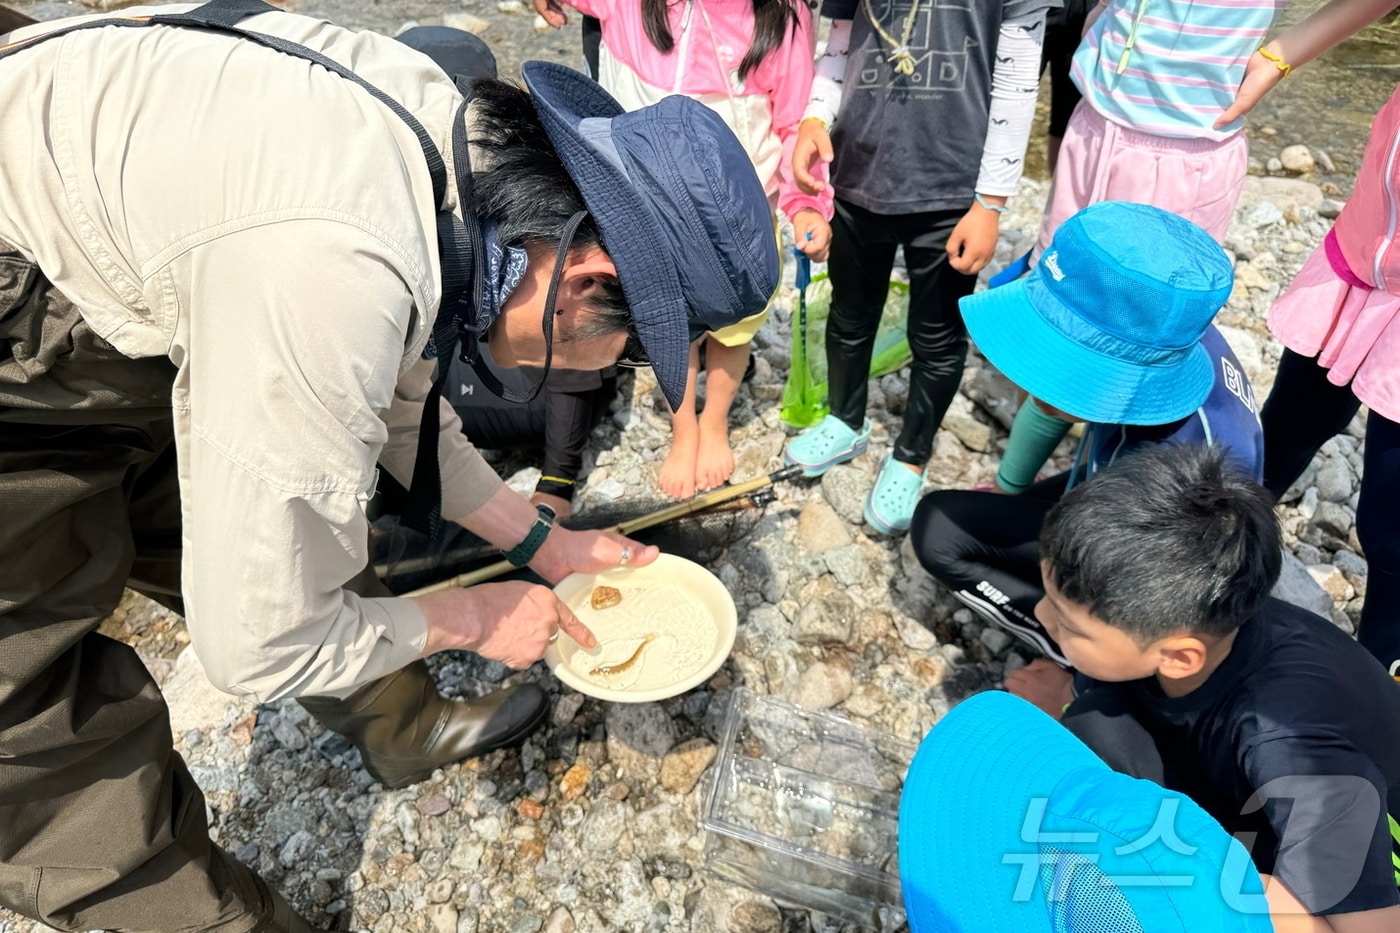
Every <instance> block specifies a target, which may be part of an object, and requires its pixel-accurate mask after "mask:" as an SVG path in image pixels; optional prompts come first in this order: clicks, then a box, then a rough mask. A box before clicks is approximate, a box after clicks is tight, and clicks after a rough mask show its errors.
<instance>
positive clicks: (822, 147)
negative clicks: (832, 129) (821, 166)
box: [817, 133, 836, 165]
mask: <svg viewBox="0 0 1400 933" xmlns="http://www.w3.org/2000/svg"><path fill="white" fill-rule="evenodd" d="M817 154H818V155H820V156H821V157H822V161H823V162H825V163H826V164H828V165H830V164H831V163H832V162H833V161H834V160H835V159H836V150H835V149H834V148H832V145H831V136H830V135H829V134H827V133H823V134H821V135H820V136H818V137H817Z"/></svg>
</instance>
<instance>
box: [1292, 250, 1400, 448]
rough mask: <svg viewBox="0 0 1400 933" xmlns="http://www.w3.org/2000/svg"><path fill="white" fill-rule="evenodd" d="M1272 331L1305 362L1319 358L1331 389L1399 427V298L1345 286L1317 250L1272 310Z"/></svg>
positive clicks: (1324, 251)
mask: <svg viewBox="0 0 1400 933" xmlns="http://www.w3.org/2000/svg"><path fill="white" fill-rule="evenodd" d="M1269 329H1270V330H1272V331H1273V332H1274V336H1275V337H1277V338H1278V339H1279V340H1280V341H1281V342H1282V343H1283V345H1284V346H1286V347H1287V348H1288V349H1290V350H1292V351H1293V352H1294V353H1297V354H1299V355H1301V356H1306V357H1317V362H1318V365H1319V366H1322V367H1324V368H1325V369H1326V370H1327V380H1328V381H1329V382H1331V383H1332V384H1333V385H1339V386H1344V385H1346V384H1347V383H1351V390H1352V391H1353V392H1355V393H1356V397H1357V398H1359V399H1361V401H1363V402H1365V403H1366V404H1367V405H1369V406H1370V407H1371V409H1372V410H1373V411H1375V412H1377V413H1379V414H1380V415H1382V416H1383V417H1385V418H1388V419H1389V420H1391V421H1400V296H1397V295H1392V294H1391V293H1389V292H1387V291H1383V290H1381V289H1379V288H1374V289H1366V288H1359V287H1357V286H1355V285H1351V284H1349V283H1347V282H1345V281H1343V280H1342V279H1341V278H1340V277H1339V276H1338V275H1337V273H1336V272H1335V271H1334V270H1333V268H1332V263H1331V262H1330V261H1329V260H1328V258H1327V251H1326V249H1325V247H1323V246H1319V247H1318V248H1317V250H1316V251H1314V252H1313V254H1312V255H1311V256H1310V257H1308V261H1307V262H1306V263H1304V264H1303V268H1302V269H1301V270H1299V272H1298V275H1297V277H1296V278H1295V279H1294V280H1293V282H1292V283H1291V284H1290V285H1289V286H1288V288H1286V289H1284V291H1283V293H1282V294H1280V295H1279V296H1278V300H1277V301H1275V302H1274V306H1273V307H1272V308H1271V309H1270V310H1269Z"/></svg>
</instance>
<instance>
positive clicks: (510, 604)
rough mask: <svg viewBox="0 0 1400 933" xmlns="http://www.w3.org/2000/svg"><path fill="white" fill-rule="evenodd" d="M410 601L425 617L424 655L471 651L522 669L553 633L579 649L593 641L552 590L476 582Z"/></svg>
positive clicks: (540, 653)
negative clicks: (451, 650)
mask: <svg viewBox="0 0 1400 933" xmlns="http://www.w3.org/2000/svg"><path fill="white" fill-rule="evenodd" d="M412 598H413V599H414V600H415V601H416V602H417V603H418V605H419V606H420V607H421V608H422V610H423V614H424V615H425V616H426V617H427V619H428V642H427V646H426V650H425V652H424V653H425V654H433V653H435V652H438V651H446V650H449V649H457V650H462V651H474V652H476V653H477V654H479V655H481V656H482V657H486V658H491V659H492V660H494V661H500V662H501V663H503V664H505V665H507V666H508V667H513V668H515V669H517V670H522V669H524V668H527V667H529V666H530V665H531V664H534V663H535V662H536V661H538V660H539V659H540V658H542V657H544V652H545V649H546V648H548V647H549V643H550V642H551V641H553V640H554V639H555V638H556V637H558V636H557V635H556V632H559V631H563V632H564V633H565V634H566V635H568V636H569V637H570V638H572V639H573V640H574V641H576V642H578V643H579V644H580V645H583V646H584V647H585V648H592V647H593V646H594V645H596V644H597V643H598V642H597V639H595V638H594V637H593V633H592V632H590V631H589V630H588V628H587V627H586V626H585V625H584V624H583V623H582V622H580V621H579V620H578V617H577V616H575V615H574V614H573V612H571V611H570V610H569V607H568V606H566V605H564V604H563V602H561V601H560V600H559V597H557V596H555V595H554V593H553V591H552V590H550V589H549V588H548V587H545V586H540V585H538V584H535V583H524V582H520V581H512V582H509V583H482V584H480V585H478V586H472V587H467V588H466V589H452V590H442V591H439V592H437V593H429V594H427V595H426V596H415V597H412Z"/></svg>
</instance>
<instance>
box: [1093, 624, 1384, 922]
mask: <svg viewBox="0 0 1400 933" xmlns="http://www.w3.org/2000/svg"><path fill="white" fill-rule="evenodd" d="M1093 689H1094V690H1095V691H1097V690H1102V689H1118V690H1123V691H1126V692H1128V693H1129V694H1130V696H1131V703H1130V708H1132V709H1133V710H1134V715H1137V716H1140V717H1141V718H1142V720H1143V722H1142V724H1143V725H1144V726H1146V727H1147V729H1148V731H1149V732H1151V733H1152V735H1153V738H1154V740H1156V742H1157V745H1158V749H1159V750H1160V752H1161V754H1162V756H1163V758H1164V760H1166V764H1167V765H1168V767H1167V781H1166V783H1168V785H1169V786H1171V787H1172V789H1173V790H1178V791H1181V792H1182V793H1184V794H1186V795H1187V796H1189V797H1191V798H1192V799H1193V800H1195V801H1196V802H1197V803H1199V804H1200V805H1201V806H1202V807H1203V808H1204V809H1205V810H1206V811H1207V812H1209V813H1210V814H1211V815H1212V816H1213V817H1215V818H1216V820H1218V821H1219V822H1220V823H1221V825H1223V826H1224V827H1225V828H1226V830H1228V831H1229V832H1230V833H1231V834H1232V835H1235V836H1236V837H1237V838H1239V839H1240V840H1241V841H1242V842H1245V844H1246V846H1247V847H1248V848H1249V849H1250V851H1251V854H1252V855H1253V857H1254V862H1255V865H1256V866H1257V867H1258V869H1259V870H1260V871H1261V872H1265V873H1269V874H1273V875H1275V876H1277V877H1278V878H1279V879H1281V880H1282V881H1283V882H1284V883H1285V884H1286V885H1287V886H1288V887H1289V889H1290V890H1291V891H1293V893H1294V894H1296V895H1297V896H1298V899H1299V900H1300V901H1301V902H1302V903H1303V905H1304V906H1305V907H1307V908H1308V910H1309V911H1310V912H1312V913H1314V914H1337V913H1349V912H1352V911H1359V910H1375V909H1378V908H1382V907H1389V906H1392V905H1395V904H1400V891H1397V888H1396V873H1397V870H1400V865H1397V864H1396V863H1395V862H1393V858H1394V857H1395V850H1396V845H1395V840H1394V838H1393V835H1392V826H1393V824H1392V821H1391V818H1390V814H1395V815H1396V816H1397V817H1400V686H1397V684H1396V683H1395V681H1394V680H1393V679H1391V677H1390V676H1389V675H1387V674H1386V672H1385V671H1384V669H1383V668H1382V667H1381V665H1380V664H1379V662H1377V661H1376V659H1375V658H1373V657H1372V656H1371V654H1370V653H1369V652H1367V651H1366V650H1365V649H1364V648H1362V647H1361V646H1360V645H1358V644H1357V643H1356V642H1355V641H1353V640H1352V639H1351V638H1349V637H1348V636H1347V635H1346V634H1344V633H1343V632H1341V631H1340V630H1338V629H1337V628H1336V627H1335V626H1334V625H1332V624H1331V623H1330V622H1328V621H1326V620H1324V619H1322V618H1320V617H1318V616H1316V615H1314V614H1313V613H1311V612H1308V611H1306V610H1304V609H1299V608H1297V607H1295V606H1291V605H1289V604H1287V603H1284V602H1281V601H1279V600H1276V599H1269V600H1268V601H1267V602H1266V603H1265V604H1264V607H1263V608H1262V610H1261V611H1260V612H1259V614H1258V615H1257V616H1256V617H1255V618H1254V619H1252V620H1251V621H1250V622H1248V623H1247V624H1245V625H1244V626H1242V627H1241V628H1240V630H1239V633H1238V634H1237V635H1236V638H1235V644H1234V646H1233V648H1232V649H1231V652H1230V654H1229V656H1228V657H1227V658H1226V659H1225V661H1224V662H1223V663H1222V664H1221V666H1220V667H1219V668H1218V669H1217V670H1216V671H1215V672H1214V673H1213V674H1212V675H1211V676H1210V679H1209V680H1207V681H1206V683H1205V684H1203V685H1202V686H1201V687H1200V688H1199V689H1197V690H1195V691H1193V692H1192V693H1190V694H1188V695H1187V696H1184V697H1178V698H1174V699H1173V698H1169V697H1167V696H1165V695H1164V694H1163V693H1162V691H1161V689H1160V687H1159V686H1158V684H1157V681H1156V680H1155V678H1154V679H1149V680H1141V681H1135V682H1132V683H1128V684H1112V685H1107V684H1105V685H1097V686H1095V687H1094V688H1093ZM1125 699H1128V698H1127V697H1125ZM1261 791H1262V794H1261V793H1259V792H1261ZM1251 841H1252V844H1251Z"/></svg>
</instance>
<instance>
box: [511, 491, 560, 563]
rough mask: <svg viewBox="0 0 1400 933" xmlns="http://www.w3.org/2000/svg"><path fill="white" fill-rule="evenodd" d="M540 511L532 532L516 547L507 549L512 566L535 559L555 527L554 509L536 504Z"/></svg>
mask: <svg viewBox="0 0 1400 933" xmlns="http://www.w3.org/2000/svg"><path fill="white" fill-rule="evenodd" d="M535 511H536V512H537V513H538V515H537V517H536V518H535V523H534V524H533V525H531V526H530V533H529V534H527V535H526V536H525V540H524V541H521V542H520V543H519V544H517V545H516V546H515V547H513V548H511V549H510V550H509V551H506V560H508V561H510V563H511V566H512V567H524V566H525V565H526V564H528V563H529V562H530V561H532V560H534V559H535V555H536V554H538V553H539V550H540V546H541V545H543V544H544V539H545V538H548V537H549V532H550V530H551V529H553V528H554V510H553V509H551V508H550V507H549V506H547V505H545V504H544V503H540V504H539V505H537V506H535Z"/></svg>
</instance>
